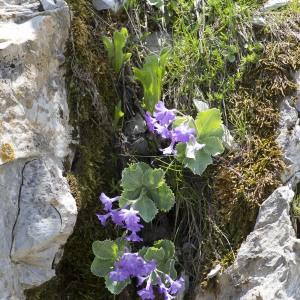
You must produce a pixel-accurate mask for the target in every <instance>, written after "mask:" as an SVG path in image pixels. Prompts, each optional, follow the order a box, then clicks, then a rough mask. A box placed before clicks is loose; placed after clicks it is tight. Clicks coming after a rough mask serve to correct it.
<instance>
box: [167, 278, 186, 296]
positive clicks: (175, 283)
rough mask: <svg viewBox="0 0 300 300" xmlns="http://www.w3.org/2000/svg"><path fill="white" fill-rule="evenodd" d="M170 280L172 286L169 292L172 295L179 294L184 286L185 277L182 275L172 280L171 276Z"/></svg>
mask: <svg viewBox="0 0 300 300" xmlns="http://www.w3.org/2000/svg"><path fill="white" fill-rule="evenodd" d="M169 282H170V284H171V286H170V288H169V289H168V292H169V293H170V294H172V295H175V294H177V293H178V292H180V291H181V290H182V289H183V288H184V279H183V278H182V277H180V278H179V279H178V280H172V279H171V278H170V280H169Z"/></svg>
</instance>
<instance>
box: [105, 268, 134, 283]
mask: <svg viewBox="0 0 300 300" xmlns="http://www.w3.org/2000/svg"><path fill="white" fill-rule="evenodd" d="M109 277H110V279H111V280H113V281H124V280H126V279H128V278H129V277H130V274H129V273H128V272H127V271H126V270H122V269H118V268H116V270H115V271H111V272H110V273H109Z"/></svg>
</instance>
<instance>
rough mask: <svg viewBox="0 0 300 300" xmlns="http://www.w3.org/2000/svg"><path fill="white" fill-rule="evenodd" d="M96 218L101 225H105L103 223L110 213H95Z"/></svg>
mask: <svg viewBox="0 0 300 300" xmlns="http://www.w3.org/2000/svg"><path fill="white" fill-rule="evenodd" d="M96 216H97V218H98V220H99V221H100V223H101V225H102V226H105V223H106V221H107V219H108V218H109V217H110V213H108V214H106V215H100V214H96Z"/></svg>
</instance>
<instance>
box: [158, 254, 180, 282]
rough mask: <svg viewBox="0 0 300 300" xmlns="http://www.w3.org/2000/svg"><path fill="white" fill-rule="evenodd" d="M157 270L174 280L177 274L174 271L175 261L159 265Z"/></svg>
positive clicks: (171, 260)
mask: <svg viewBox="0 0 300 300" xmlns="http://www.w3.org/2000/svg"><path fill="white" fill-rule="evenodd" d="M158 269H159V270H160V271H162V272H164V273H166V274H169V275H170V277H171V278H172V279H174V280H175V279H176V277H177V272H176V269H175V259H168V260H167V262H166V263H164V264H160V265H159V266H158Z"/></svg>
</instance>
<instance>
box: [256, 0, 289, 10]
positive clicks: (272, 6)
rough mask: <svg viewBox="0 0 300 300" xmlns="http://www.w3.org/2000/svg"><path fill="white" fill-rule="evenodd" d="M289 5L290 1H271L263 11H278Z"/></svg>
mask: <svg viewBox="0 0 300 300" xmlns="http://www.w3.org/2000/svg"><path fill="white" fill-rule="evenodd" d="M289 3H290V0H269V1H267V2H266V3H265V4H264V5H263V7H262V11H270V10H276V9H278V8H281V7H283V6H286V5H288V4H289Z"/></svg>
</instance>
